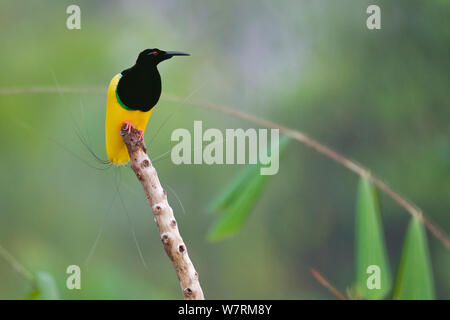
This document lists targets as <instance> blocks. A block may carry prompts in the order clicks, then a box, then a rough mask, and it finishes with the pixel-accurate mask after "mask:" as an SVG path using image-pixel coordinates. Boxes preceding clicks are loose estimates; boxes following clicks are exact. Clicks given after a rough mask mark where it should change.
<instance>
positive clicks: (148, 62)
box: [136, 48, 189, 68]
mask: <svg viewBox="0 0 450 320" xmlns="http://www.w3.org/2000/svg"><path fill="white" fill-rule="evenodd" d="M173 56H189V53H185V52H179V51H163V50H159V49H158V48H153V49H145V50H144V51H142V52H141V53H140V54H139V56H138V58H137V60H136V65H138V66H142V67H144V68H145V67H154V66H157V65H158V63H160V62H162V61H164V60H168V59H170V58H172V57H173Z"/></svg>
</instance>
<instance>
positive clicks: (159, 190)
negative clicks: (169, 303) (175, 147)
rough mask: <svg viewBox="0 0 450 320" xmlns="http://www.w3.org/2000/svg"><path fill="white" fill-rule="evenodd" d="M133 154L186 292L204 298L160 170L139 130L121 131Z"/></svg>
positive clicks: (133, 163) (190, 297) (193, 297)
mask: <svg viewBox="0 0 450 320" xmlns="http://www.w3.org/2000/svg"><path fill="white" fill-rule="evenodd" d="M120 134H121V135H122V139H123V142H125V144H126V146H127V149H128V153H129V155H130V161H131V168H132V169H133V171H134V173H135V174H136V177H137V178H138V180H139V181H140V183H141V184H142V187H143V188H144V192H145V195H146V196H147V200H148V203H149V205H150V208H151V209H152V211H153V214H154V216H155V219H154V220H155V223H156V225H157V226H158V229H159V233H160V236H161V241H162V243H163V246H164V249H165V251H166V253H167V255H168V256H169V259H170V260H171V261H172V264H173V266H174V268H175V272H176V273H177V276H178V279H179V280H180V285H181V289H182V290H183V295H184V297H185V299H187V300H204V299H205V298H204V296H203V291H202V288H201V286H200V282H199V279H198V273H197V271H195V268H194V265H193V264H192V261H191V259H190V258H189V255H188V252H187V247H186V244H185V243H184V241H183V239H182V238H181V235H180V232H179V230H178V224H177V221H176V219H175V217H174V214H173V210H172V208H171V207H170V205H169V203H168V201H167V193H166V191H165V190H164V189H163V187H162V186H161V182H160V181H159V178H158V174H157V172H156V169H155V167H153V165H152V162H151V161H150V158H149V157H148V155H147V150H146V147H145V144H144V141H143V140H140V141H139V134H140V133H139V131H138V130H136V129H134V128H133V129H131V131H130V132H128V130H126V126H125V125H124V126H123V127H122V129H121V131H120Z"/></svg>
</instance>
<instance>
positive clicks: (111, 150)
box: [105, 73, 153, 165]
mask: <svg viewBox="0 0 450 320" xmlns="http://www.w3.org/2000/svg"><path fill="white" fill-rule="evenodd" d="M121 76H122V75H121V74H120V73H119V74H117V75H115V76H114V77H113V78H112V80H111V82H110V83H109V87H108V96H107V99H106V121H105V139H106V153H107V155H108V159H109V161H111V162H112V163H114V164H117V165H119V164H124V163H127V162H128V161H129V160H130V156H129V155H128V151H127V147H126V146H125V143H123V140H122V136H121V135H120V129H121V127H122V125H123V123H124V122H125V121H129V122H131V123H132V124H133V125H134V126H135V128H136V129H139V130H142V131H144V132H145V128H146V127H147V122H148V119H149V118H150V114H151V113H152V110H153V109H151V110H150V111H147V112H142V111H139V110H127V109H125V108H124V107H122V106H121V105H120V103H119V101H118V100H117V96H116V89H117V84H118V83H119V80H120V78H121Z"/></svg>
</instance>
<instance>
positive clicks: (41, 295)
mask: <svg viewBox="0 0 450 320" xmlns="http://www.w3.org/2000/svg"><path fill="white" fill-rule="evenodd" d="M35 283H36V285H35V287H34V288H33V289H32V290H31V291H30V293H29V294H28V295H27V296H26V298H27V299H28V300H57V299H59V292H58V288H57V286H56V282H55V279H54V278H53V276H52V275H51V274H48V273H47V272H43V271H38V272H36V274H35Z"/></svg>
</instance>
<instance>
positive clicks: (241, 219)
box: [207, 136, 289, 241]
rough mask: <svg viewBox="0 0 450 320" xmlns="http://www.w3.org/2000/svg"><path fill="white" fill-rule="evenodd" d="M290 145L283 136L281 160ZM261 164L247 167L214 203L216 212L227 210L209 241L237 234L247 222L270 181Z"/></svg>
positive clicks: (214, 228)
mask: <svg viewBox="0 0 450 320" xmlns="http://www.w3.org/2000/svg"><path fill="white" fill-rule="evenodd" d="M288 143H289V137H287V136H282V137H281V139H280V144H279V156H280V160H281V157H282V155H283V154H284V150H285V149H286V147H287V145H288ZM260 169H261V164H259V163H258V164H257V165H252V166H249V167H247V168H246V169H245V170H244V171H243V172H242V173H241V174H239V175H238V176H237V177H236V178H235V179H234V180H233V181H232V183H231V184H230V185H229V186H228V187H226V188H225V190H224V191H223V192H222V193H221V194H220V195H219V196H218V197H217V198H216V200H214V201H213V205H212V208H213V209H214V210H220V209H226V211H225V212H224V213H223V214H222V215H221V216H220V217H219V218H218V220H217V221H216V222H215V223H214V225H213V226H212V227H211V229H210V231H209V233H208V235H207V239H208V240H209V241H218V240H221V239H223V238H225V237H227V236H232V235H234V234H236V233H237V232H238V231H239V230H240V229H241V228H242V226H243V224H244V223H245V221H246V220H247V218H248V216H249V214H250V211H251V209H252V208H253V207H254V206H255V204H256V202H257V201H258V199H259V197H260V195H261V193H262V191H263V190H264V187H265V185H266V184H267V181H268V179H269V177H271V176H268V175H261V174H260Z"/></svg>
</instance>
